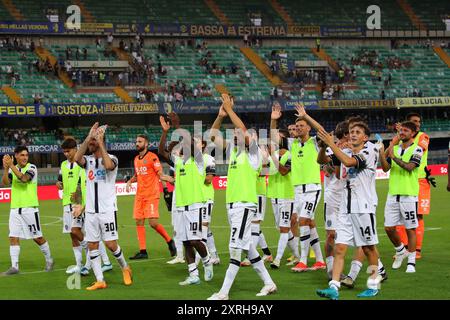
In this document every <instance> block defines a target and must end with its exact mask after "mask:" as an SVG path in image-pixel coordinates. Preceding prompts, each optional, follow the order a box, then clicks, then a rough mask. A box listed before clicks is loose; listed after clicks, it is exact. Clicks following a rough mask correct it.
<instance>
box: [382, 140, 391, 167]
mask: <svg viewBox="0 0 450 320" xmlns="http://www.w3.org/2000/svg"><path fill="white" fill-rule="evenodd" d="M380 164H381V168H382V169H383V171H384V172H388V171H389V170H390V169H391V165H390V163H389V162H388V161H387V158H386V152H385V150H384V144H383V143H380Z"/></svg>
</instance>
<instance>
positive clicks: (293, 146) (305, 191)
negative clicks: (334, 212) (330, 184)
mask: <svg viewBox="0 0 450 320" xmlns="http://www.w3.org/2000/svg"><path fill="white" fill-rule="evenodd" d="M300 109H301V110H304V109H303V106H302V105H301V104H297V106H296V110H297V112H298V110H300ZM280 116H281V115H280ZM297 116H299V118H298V119H297V122H296V123H297V131H298V138H295V139H292V138H290V139H288V145H289V151H290V153H291V182H292V185H293V187H294V194H295V197H294V198H295V200H294V213H293V216H294V217H295V219H297V220H298V221H299V223H300V247H301V255H300V261H299V262H298V263H297V265H296V266H295V267H293V268H292V271H295V272H304V271H308V270H319V269H325V268H326V265H325V262H324V261H323V256H322V250H321V248H320V241H319V234H318V233H317V228H316V224H315V221H314V214H315V211H316V208H317V205H318V204H319V200H320V194H321V192H322V190H321V189H322V186H321V184H320V183H321V180H320V165H319V164H318V163H317V155H318V151H319V147H318V145H317V139H316V137H311V136H310V135H309V133H310V131H311V127H310V125H309V123H308V122H307V120H308V119H303V118H302V116H303V114H298V115H297ZM275 120H276V119H275ZM275 128H276V125H275ZM275 128H273V127H272V126H271V129H275ZM293 233H294V235H295V232H293ZM311 247H312V248H313V250H314V253H315V256H316V262H315V263H314V264H313V265H312V267H311V268H309V267H308V266H307V260H308V254H309V249H310V248H311Z"/></svg>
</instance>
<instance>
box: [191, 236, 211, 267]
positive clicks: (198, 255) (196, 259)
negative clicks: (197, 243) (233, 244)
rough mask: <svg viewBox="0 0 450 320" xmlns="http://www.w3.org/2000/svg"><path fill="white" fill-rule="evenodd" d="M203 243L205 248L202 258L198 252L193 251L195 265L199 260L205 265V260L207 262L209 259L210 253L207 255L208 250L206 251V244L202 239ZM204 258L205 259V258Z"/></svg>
mask: <svg viewBox="0 0 450 320" xmlns="http://www.w3.org/2000/svg"><path fill="white" fill-rule="evenodd" d="M202 243H203V245H204V246H205V248H206V256H205V257H204V258H202V257H201V256H200V253H198V251H195V265H196V266H198V264H199V263H200V261H202V262H203V265H205V261H207V262H209V259H210V255H209V251H208V246H207V245H206V243H205V242H204V241H202ZM205 259H206V260H205Z"/></svg>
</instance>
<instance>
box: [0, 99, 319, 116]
mask: <svg viewBox="0 0 450 320" xmlns="http://www.w3.org/2000/svg"><path fill="white" fill-rule="evenodd" d="M296 102H299V100H279V103H280V104H281V106H282V107H283V109H284V110H287V111H289V110H294V108H295V107H294V104H295V103H296ZM302 102H303V103H304V105H305V107H306V108H308V109H317V108H318V107H319V103H318V101H317V100H303V101H302ZM271 106H272V103H271V101H270V100H259V101H236V102H235V105H234V110H235V111H236V112H238V113H240V112H270V111H271ZM219 107H220V102H214V101H206V102H197V101H189V102H158V103H81V104H76V103H72V104H40V105H0V117H64V116H96V115H114V114H158V113H159V114H164V113H168V112H176V113H179V114H186V113H191V114H202V113H203V114H211V113H217V112H218V111H219Z"/></svg>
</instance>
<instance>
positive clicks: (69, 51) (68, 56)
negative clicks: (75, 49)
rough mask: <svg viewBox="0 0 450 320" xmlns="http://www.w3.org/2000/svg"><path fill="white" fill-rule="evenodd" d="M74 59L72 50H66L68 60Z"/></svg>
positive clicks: (68, 48)
mask: <svg viewBox="0 0 450 320" xmlns="http://www.w3.org/2000/svg"><path fill="white" fill-rule="evenodd" d="M71 59H72V50H71V49H70V47H67V48H66V60H71Z"/></svg>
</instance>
